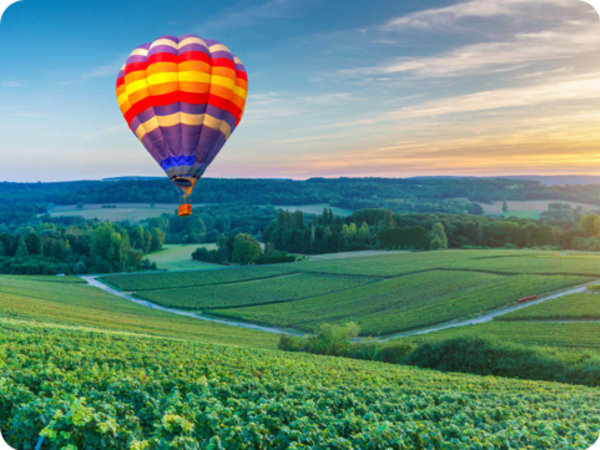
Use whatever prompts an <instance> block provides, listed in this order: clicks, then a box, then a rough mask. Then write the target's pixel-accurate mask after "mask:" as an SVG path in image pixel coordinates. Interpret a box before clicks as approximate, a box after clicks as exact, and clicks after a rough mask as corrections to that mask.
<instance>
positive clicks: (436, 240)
mask: <svg viewBox="0 0 600 450" xmlns="http://www.w3.org/2000/svg"><path fill="white" fill-rule="evenodd" d="M446 248H448V237H447V236H446V229H445V228H444V225H442V223H441V222H436V223H435V224H433V228H432V229H431V244H430V245H429V249H430V250H440V249H446Z"/></svg>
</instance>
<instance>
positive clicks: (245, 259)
mask: <svg viewBox="0 0 600 450" xmlns="http://www.w3.org/2000/svg"><path fill="white" fill-rule="evenodd" d="M261 252H262V248H261V246H260V243H259V242H258V241H257V240H256V239H254V238H253V237H252V236H250V235H249V234H247V233H240V234H238V235H237V236H236V237H235V240H234V242H233V254H232V256H231V261H232V262H233V263H235V264H242V265H246V264H251V263H253V262H254V261H256V260H257V259H258V258H260V254H261Z"/></svg>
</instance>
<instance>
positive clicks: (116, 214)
mask: <svg viewBox="0 0 600 450" xmlns="http://www.w3.org/2000/svg"><path fill="white" fill-rule="evenodd" d="M103 206H104V207H103ZM107 206H111V207H107ZM112 206H114V208H112ZM177 206H178V205H177V204H171V203H157V204H155V205H154V207H152V206H151V204H150V203H107V204H102V203H90V204H86V205H84V206H83V208H77V205H60V206H54V207H52V208H50V209H49V213H50V215H51V216H53V217H59V216H81V217H84V218H86V219H99V220H110V221H111V222H121V221H123V220H128V221H129V222H131V223H138V222H140V221H142V220H145V219H148V218H150V217H158V216H160V215H161V214H164V213H168V214H173V213H174V212H175V210H176V209H177ZM198 206H201V205H198Z"/></svg>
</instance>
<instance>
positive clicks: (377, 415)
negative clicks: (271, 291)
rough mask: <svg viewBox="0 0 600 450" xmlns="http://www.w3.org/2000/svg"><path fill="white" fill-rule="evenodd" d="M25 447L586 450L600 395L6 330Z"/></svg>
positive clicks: (10, 413)
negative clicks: (517, 449) (41, 440)
mask: <svg viewBox="0 0 600 450" xmlns="http://www.w3.org/2000/svg"><path fill="white" fill-rule="evenodd" d="M0 352H1V353H2V356H3V357H2V358H1V359H0V380H2V381H1V382H0V383H1V387H2V389H1V390H0V393H1V394H0V428H1V429H2V433H3V436H4V438H5V439H6V440H7V442H8V443H9V444H10V445H12V446H13V447H15V448H19V449H27V448H29V449H31V448H33V447H34V446H35V443H36V442H37V441H38V438H39V436H40V435H41V436H43V437H44V441H43V448H44V449H49V450H55V449H64V448H68V449H75V448H80V449H86V450H87V449H89V450H95V449H100V448H111V449H117V450H118V449H130V450H137V449H151V448H157V449H158V448H181V449H183V448H187V449H200V448H214V449H217V448H220V449H239V448H260V449H288V448H345V449H351V448H361V449H380V448H393V449H398V450H409V449H410V450H412V449H418V448H422V449H425V448H432V449H433V448H436V449H447V450H454V449H456V450H458V449H461V450H462V449H465V448H471V449H492V448H493V449H509V448H527V449H540V450H542V449H544V450H545V449H549V448H552V449H557V450H566V449H585V448H588V447H589V446H590V445H591V444H592V443H593V442H594V440H595V438H596V437H597V433H598V429H599V428H600V408H599V405H600V391H598V390H597V389H593V388H586V387H582V386H568V385H561V384H555V383H546V382H532V381H519V380H508V379H500V378H494V377H485V378H483V377H477V376H471V375H459V374H444V373H440V372H435V371H423V370H420V369H415V368H407V367H401V366H391V365H387V364H382V363H374V362H366V361H355V360H348V359H343V358H331V357H325V356H313V355H306V354H287V353H282V352H276V351H269V350H253V349H243V348H236V347H225V346H213V345H203V344H198V343H191V342H177V341H169V340H161V339H143V338H135V337H131V336H115V335H112V336H111V335H106V334H103V333H89V332H88V333H83V332H75V331H67V330H56V329H51V328H40V327H36V328H30V327H28V326H23V325H14V324H8V323H1V322H0Z"/></svg>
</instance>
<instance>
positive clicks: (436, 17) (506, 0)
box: [382, 0, 573, 31]
mask: <svg viewBox="0 0 600 450" xmlns="http://www.w3.org/2000/svg"><path fill="white" fill-rule="evenodd" d="M535 6H541V7H543V8H548V7H550V6H555V7H561V8H571V7H572V6H573V1H572V0H472V1H467V2H462V3H458V4H455V5H452V6H447V7H444V8H433V9H427V10H424V11H417V12H414V13H410V14H406V15H403V16H400V17H397V18H395V19H392V20H390V21H388V22H386V23H385V24H384V25H383V26H382V29H383V30H385V31H397V30H402V29H407V28H408V29H410V28H421V29H434V28H438V29H439V28H440V27H447V26H454V25H455V24H456V22H458V21H460V20H461V19H465V18H488V17H498V16H508V17H511V18H512V19H517V18H519V17H522V16H524V15H526V14H527V8H530V7H535Z"/></svg>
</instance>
